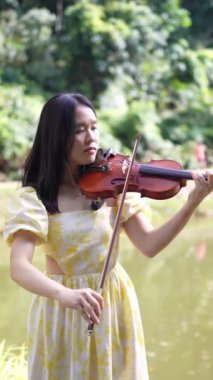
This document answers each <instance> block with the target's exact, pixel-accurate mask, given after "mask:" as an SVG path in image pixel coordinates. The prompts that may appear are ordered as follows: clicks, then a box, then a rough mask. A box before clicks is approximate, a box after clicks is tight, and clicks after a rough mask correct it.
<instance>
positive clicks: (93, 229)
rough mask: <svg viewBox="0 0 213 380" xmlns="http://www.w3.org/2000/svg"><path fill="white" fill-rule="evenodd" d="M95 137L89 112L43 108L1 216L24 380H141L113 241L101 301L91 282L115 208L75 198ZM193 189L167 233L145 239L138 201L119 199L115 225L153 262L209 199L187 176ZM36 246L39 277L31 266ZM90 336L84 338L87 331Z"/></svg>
mask: <svg viewBox="0 0 213 380" xmlns="http://www.w3.org/2000/svg"><path fill="white" fill-rule="evenodd" d="M98 148H99V130H98V124H97V118H96V113H95V110H94V108H93V106H92V104H91V103H90V102H89V100H88V99H86V98H85V97H84V96H82V95H80V94H71V93H66V94H59V95H57V96H55V97H53V98H52V99H50V100H49V101H48V102H47V103H46V104H45V105H44V107H43V110H42V112H41V116H40V121H39V124H38V129H37V133H36V136H35V140H34V144H33V147H32V150H31V152H30V154H29V156H28V158H27V160H26V163H25V167H24V175H23V183H22V185H23V186H22V187H21V188H20V189H19V190H18V191H17V193H16V194H15V196H14V197H13V199H12V201H11V203H10V205H9V207H8V218H7V221H6V225H5V230H4V237H5V239H6V240H7V241H8V242H9V243H10V244H11V245H12V248H11V277H12V279H13V280H15V281H16V282H17V283H18V284H19V285H20V286H22V287H24V288H25V289H27V290H29V291H30V292H32V293H34V297H33V301H32V306H31V309H30V315H29V325H28V334H29V380H38V379H39V380H62V379H63V380H68V379H69V380H70V379H73V380H94V379H96V380H148V370H147V363H146V355H145V347H144V337H143V330H142V324H141V318H140V312H139V307H138V303H137V299H136V295H135V292H134V288H133V285H132V283H131V281H130V279H129V277H128V276H127V274H126V273H125V271H124V270H123V268H122V267H121V266H120V265H119V264H118V263H117V257H118V251H119V237H118V238H117V241H116V244H115V247H114V250H113V254H112V257H111V262H110V266H109V271H108V273H107V276H106V281H105V285H104V289H103V292H102V295H100V294H99V292H98V287H99V282H100V275H101V272H102V268H103V264H104V260H105V257H106V254H107V252H108V246H109V242H110V237H111V234H112V229H113V223H114V220H115V216H116V212H117V207H116V206H114V207H110V206H107V204H106V202H105V203H104V204H103V205H102V206H101V207H100V208H99V209H98V210H93V209H92V203H91V200H89V199H86V198H85V197H84V196H83V195H82V194H81V192H80V190H79V188H78V176H79V171H80V168H81V167H82V165H87V164H90V163H92V162H94V160H95V158H96V154H97V150H98ZM193 176H194V183H195V187H194V189H193V190H192V191H191V193H190V195H189V197H188V199H187V201H186V203H185V205H184V206H183V207H182V208H181V209H180V211H179V212H178V213H177V214H176V215H174V216H173V217H172V218H171V219H170V220H169V221H168V222H167V223H165V224H164V225H162V226H161V227H159V228H157V229H153V227H152V226H151V224H150V222H149V218H148V208H147V207H146V204H145V201H144V200H143V199H142V198H140V195H139V194H137V193H128V194H127V196H126V200H125V204H124V209H123V214H122V220H121V225H122V227H123V229H124V231H125V232H126V234H127V235H128V237H129V238H130V240H131V241H132V242H133V243H134V245H135V246H136V247H137V248H138V249H139V250H140V251H141V252H142V253H143V254H145V255H146V256H148V257H153V256H155V255H157V254H158V253H159V252H160V251H161V250H162V249H163V248H164V247H166V246H167V245H168V244H169V243H170V242H171V241H172V240H173V239H174V238H175V236H176V235H177V234H178V233H179V232H180V231H181V230H182V229H183V227H184V226H185V225H186V223H187V222H188V220H189V218H190V217H191V215H192V214H193V212H194V210H195V209H196V207H197V206H198V205H199V204H200V203H201V201H202V200H203V199H204V198H205V197H206V196H207V195H208V194H210V193H211V192H212V190H213V173H212V172H209V174H208V181H205V179H204V178H203V176H202V175H201V174H199V173H194V174H193ZM36 244H43V246H44V252H45V256H46V273H45V274H44V273H41V271H39V270H38V269H37V268H36V267H35V266H34V265H33V262H32V260H33V253H34V248H35V245H36ZM91 321H92V322H94V323H95V327H94V330H93V332H92V335H91V337H88V334H87V327H88V323H89V322H91Z"/></svg>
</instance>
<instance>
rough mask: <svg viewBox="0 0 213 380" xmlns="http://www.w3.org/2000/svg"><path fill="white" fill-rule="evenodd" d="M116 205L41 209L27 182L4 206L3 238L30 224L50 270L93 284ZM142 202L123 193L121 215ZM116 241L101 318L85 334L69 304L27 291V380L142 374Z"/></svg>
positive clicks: (127, 379) (129, 291)
mask: <svg viewBox="0 0 213 380" xmlns="http://www.w3.org/2000/svg"><path fill="white" fill-rule="evenodd" d="M116 210H117V209H116V208H115V207H107V206H105V205H103V206H102V207H101V208H100V209H99V210H97V211H93V210H84V211H73V212H65V213H58V214H55V215H48V213H47V211H46V209H45V207H44V205H43V204H42V202H41V201H40V200H39V199H38V197H37V195H36V192H35V190H34V189H33V188H31V187H24V188H21V189H19V190H17V192H16V194H15V196H14V197H13V199H12V200H11V202H10V204H9V206H8V217H7V220H6V224H5V229H4V238H5V239H6V240H7V241H8V243H10V244H11V243H12V240H13V235H14V233H15V232H16V231H18V230H20V229H24V230H29V231H32V232H33V233H34V234H35V235H36V236H37V244H43V247H44V252H45V254H48V255H50V256H52V257H53V258H54V259H55V260H56V261H57V263H58V265H59V266H60V267H61V269H62V270H63V271H64V273H65V274H64V275H50V274H47V276H49V277H50V278H52V279H53V280H55V281H58V282H59V283H62V284H63V285H65V286H67V287H71V288H88V287H89V288H92V289H94V290H98V287H99V282H100V275H101V272H102V268H103V264H104V260H105V257H106V254H107V252H108V247H109V242H110V238H111V234H112V226H113V223H114V220H115V215H116ZM139 210H142V211H143V212H144V213H146V212H147V206H146V204H145V201H144V200H143V199H142V198H140V195H139V194H136V193H128V194H127V198H126V201H125V204H124V209H123V214H122V221H125V220H127V219H128V218H129V217H131V216H132V215H134V214H135V213H137V212H138V211H139ZM118 251H119V238H118V239H117V241H116V244H115V247H114V250H113V254H112V258H111V262H110V267H109V272H108V273H107V276H106V281H105V284H104V289H103V293H102V295H103V297H104V309H103V312H102V315H101V322H100V324H99V325H95V326H94V329H93V332H92V335H91V337H88V334H87V327H88V324H87V322H86V321H85V320H84V319H83V318H82V317H81V316H80V314H79V312H78V311H76V310H72V309H68V308H65V307H63V306H62V305H61V304H60V303H59V302H58V301H56V300H52V299H48V298H45V297H41V296H38V295H33V300H32V305H31V308H30V313H29V323H28V337H29V340H28V347H29V350H28V352H29V355H28V368H29V377H28V379H29V380H148V378H149V377H148V370H147V362H146V354H145V346H144V336H143V329H142V323H141V317H140V311H139V306H138V302H137V298H136V295H135V291H134V287H133V285H132V282H131V280H130V279H129V277H128V275H127V274H126V272H125V271H124V269H123V268H122V267H121V265H120V264H119V263H117V257H118Z"/></svg>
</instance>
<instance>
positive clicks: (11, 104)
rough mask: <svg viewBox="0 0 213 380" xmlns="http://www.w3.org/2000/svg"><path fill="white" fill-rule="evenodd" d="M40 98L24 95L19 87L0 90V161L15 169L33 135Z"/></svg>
mask: <svg viewBox="0 0 213 380" xmlns="http://www.w3.org/2000/svg"><path fill="white" fill-rule="evenodd" d="M41 104H42V99H41V97H38V96H34V97H33V96H29V95H25V94H24V89H23V87H21V86H16V87H12V86H7V87H2V88H1V93H0V159H1V160H3V159H4V160H6V161H9V162H10V166H11V167H13V168H16V167H17V166H18V164H19V163H20V160H22V159H23V157H24V155H25V154H26V152H27V150H28V149H29V146H30V143H31V141H32V139H33V136H34V134H35V128H36V123H37V118H38V114H39V112H38V110H40V108H41Z"/></svg>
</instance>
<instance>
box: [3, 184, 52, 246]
mask: <svg viewBox="0 0 213 380" xmlns="http://www.w3.org/2000/svg"><path fill="white" fill-rule="evenodd" d="M19 230H25V231H31V232H33V233H34V234H35V235H36V244H37V245H39V244H42V243H45V242H46V240H47V234H48V214H47V211H46V208H45V207H44V205H43V203H42V202H41V201H40V200H39V199H38V196H37V194H36V191H35V190H34V189H33V188H32V187H30V186H27V187H22V188H20V189H18V190H17V191H16V193H15V195H14V196H13V197H12V198H11V199H10V201H9V204H8V207H7V214H6V222H5V226H4V229H3V238H4V239H5V240H6V242H7V243H8V244H9V245H11V244H12V242H13V238H14V234H15V233H16V232H17V231H19Z"/></svg>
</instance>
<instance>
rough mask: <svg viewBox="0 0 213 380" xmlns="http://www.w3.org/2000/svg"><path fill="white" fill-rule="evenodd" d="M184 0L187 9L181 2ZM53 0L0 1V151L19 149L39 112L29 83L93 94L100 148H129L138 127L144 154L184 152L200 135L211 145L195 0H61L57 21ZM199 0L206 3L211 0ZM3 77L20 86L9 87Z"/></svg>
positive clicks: (208, 67)
mask: <svg viewBox="0 0 213 380" xmlns="http://www.w3.org/2000/svg"><path fill="white" fill-rule="evenodd" d="M186 3H187V8H188V9H189V10H191V9H193V13H192V14H190V12H189V11H188V10H187V9H184V8H183V7H181V5H184V4H186ZM59 4H61V1H60V0H59V1H57V2H56V4H53V3H52V2H51V1H50V0H45V1H43V2H42V1H35V0H30V1H25V0H24V1H18V0H17V1H9V0H8V1H7V0H5V1H3V3H2V8H1V9H2V11H1V13H0V50H1V56H0V78H1V82H2V83H3V84H5V85H6V87H3V89H2V95H1V98H0V107H1V116H0V123H1V124H0V155H1V157H0V158H2V159H3V160H4V159H6V160H11V159H14V157H15V161H16V159H17V158H19V159H22V157H23V155H24V154H25V152H26V151H27V149H28V147H29V144H30V141H31V139H32V135H33V133H34V128H35V127H32V125H34V126H35V119H37V117H38V114H37V115H36V112H34V111H33V110H32V107H31V104H34V103H35V104H37V105H40V100H38V98H37V97H36V96H35V93H38V92H39V93H44V91H45V92H46V91H48V92H49V93H51V94H52V93H56V92H59V91H70V90H71V91H79V92H82V93H84V94H85V95H87V96H88V97H89V98H91V100H92V101H93V102H94V103H95V106H96V107H97V109H98V114H99V116H100V127H101V131H102V132H101V136H102V141H103V147H104V148H108V147H109V146H111V147H114V149H115V150H117V151H119V150H120V151H122V152H127V153H128V152H130V149H131V148H132V146H133V142H134V139H135V136H136V135H137V134H138V132H139V131H141V130H142V133H143V141H142V143H141V147H140V148H139V154H140V155H143V157H144V156H147V157H148V156H153V157H157V158H158V157H160V156H164V155H165V152H166V151H167V152H168V154H171V155H172V157H174V155H176V154H177V156H178V157H180V158H182V157H181V155H183V157H184V160H185V159H186V162H189V160H190V157H186V155H187V154H186V155H185V154H184V153H183V152H184V151H186V152H187V149H188V152H189V154H191V153H192V150H191V149H189V148H187V147H189V146H190V144H192V141H194V140H196V139H202V140H204V141H205V143H206V144H207V145H208V148H209V149H210V148H212V146H213V137H212V100H213V90H212V85H213V74H212V73H213V70H212V69H213V53H212V49H204V48H200V49H198V50H196V51H195V50H193V49H192V47H191V46H190V44H191V41H192V40H191V38H189V35H190V33H191V31H192V30H193V25H191V17H192V21H193V20H194V19H195V15H197V16H196V17H198V8H197V7H196V6H195V5H194V4H191V5H189V4H188V2H187V1H182V2H181V1H179V0H166V1H163V2H159V1H157V0H149V1H148V0H147V1H145V0H141V1H131V0H127V1H117V0H106V1H101V0H96V1H89V0H80V1H75V0H73V1H63V6H64V9H63V15H62V19H63V23H62V29H61V30H57V28H56V23H57V20H58V18H59V17H60V14H59V7H58V5H59ZM56 5H57V7H56ZM200 7H201V10H202V11H203V10H204V8H205V9H206V10H207V9H211V4H210V1H207V2H205V6H204V4H202V5H200ZM196 25H197V26H196V33H198V32H199V27H198V24H196ZM8 83H10V84H13V85H15V86H16V84H17V83H18V84H19V86H18V87H17V88H15V86H13V87H11V88H10V90H8V91H9V92H10V93H9V94H8V92H7V93H6V92H5V91H7V90H6V89H7V85H8ZM20 85H21V86H20ZM24 89H25V90H24ZM26 93H28V94H29V95H30V94H32V95H33V96H32V98H31V97H28V96H27V95H26ZM5 94H6V95H5ZM15 94H16V95H15ZM8 99H9V100H8ZM174 148H175V149H174ZM181 161H182V160H181Z"/></svg>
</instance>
